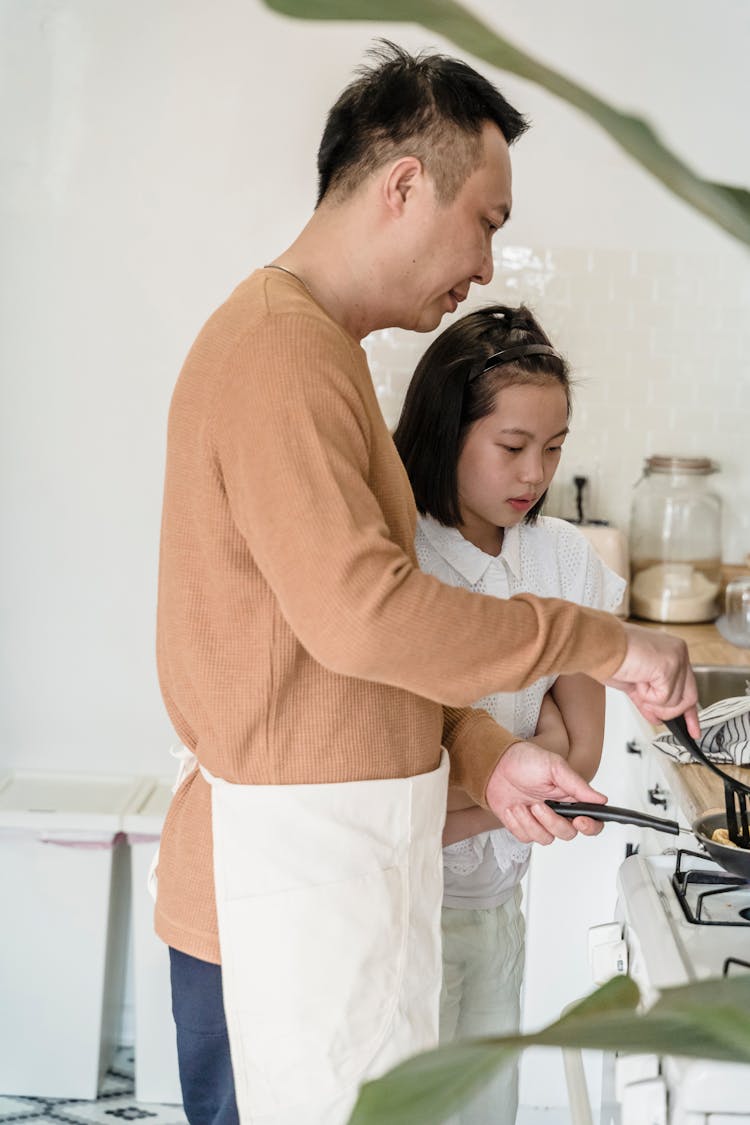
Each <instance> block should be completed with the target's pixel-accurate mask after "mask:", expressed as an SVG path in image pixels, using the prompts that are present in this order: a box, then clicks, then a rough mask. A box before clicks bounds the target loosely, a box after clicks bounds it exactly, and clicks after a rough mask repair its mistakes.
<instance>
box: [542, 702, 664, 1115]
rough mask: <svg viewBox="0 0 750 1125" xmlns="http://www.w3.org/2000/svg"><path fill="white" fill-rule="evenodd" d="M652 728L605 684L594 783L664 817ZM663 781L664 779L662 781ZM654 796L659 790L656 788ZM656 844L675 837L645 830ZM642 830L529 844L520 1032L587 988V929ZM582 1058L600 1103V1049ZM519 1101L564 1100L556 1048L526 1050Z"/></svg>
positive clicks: (612, 891) (625, 828)
mask: <svg viewBox="0 0 750 1125" xmlns="http://www.w3.org/2000/svg"><path fill="white" fill-rule="evenodd" d="M652 738H653V729H652V727H651V726H650V724H649V723H647V722H646V720H645V719H643V717H642V716H641V715H640V714H639V713H638V712H637V711H636V709H635V707H634V706H633V704H632V703H631V702H630V700H629V699H628V698H627V697H626V696H624V695H623V694H622V693H621V692H618V691H614V690H612V689H609V688H608V689H607V718H606V725H605V735H604V752H603V754H602V764H601V767H600V769H599V772H598V774H597V776H596V778H595V779H594V782H593V784H594V787H595V788H597V789H600V790H601V791H602V792H603V793H605V794H606V795H607V797H608V798H609V801H610V803H611V804H613V805H621V806H627V807H632V808H637V809H640V810H642V811H648V812H655V813H656V814H657V815H662V814H663V813H664V809H663V808H661V806H657V805H653V804H651V803H650V799H649V796H648V784H649V782H648V778H649V777H650V776H651V773H650V771H654V773H653V781H652V785H653V787H655V786H656V785H658V784H659V783H660V782H659V776H658V770H657V769H656V767H655V766H654V765H653V764H652V755H651V754H649V750H648V747H649V743H650V741H651V739H652ZM661 784H662V786H663V779H662V780H661ZM656 797H657V799H660V793H659V792H658V791H657V793H656ZM649 835H650V836H653V837H655V838H656V840H657V842H658V850H659V851H661V850H663V848H664V847H669V846H670V845H671V844H672V842H673V838H672V837H670V836H665V835H663V834H657V833H650V834H649ZM643 837H644V833H643V830H642V829H639V828H635V827H632V826H630V825H620V824H607V825H606V826H605V828H604V831H603V832H602V833H601V834H600V835H599V836H596V837H593V838H588V837H583V836H578V837H577V838H576V839H575V840H573V841H572V842H571V843H563V842H557V843H555V844H552V845H550V846H549V847H547V848H543V847H539V846H535V847H534V850H533V854H532V860H531V866H530V868H529V873H528V876H527V878H526V886H525V912H526V925H527V942H526V977H525V986H524V997H523V1006H522V1020H523V1027H524V1029H525V1030H529V1031H530V1030H532V1029H535V1028H538V1027H541V1026H543V1025H544V1024H547V1023H550V1022H551V1021H552V1020H555V1019H557V1018H558V1016H559V1015H560V1013H561V1012H562V1010H563V1008H565V1007H566V1006H567V1005H569V1004H570V1003H572V1002H574V1001H575V1000H577V999H579V998H580V997H582V996H585V995H586V994H587V993H589V992H591V991H592V989H593V987H594V986H593V983H592V977H591V971H590V967H589V960H588V932H589V929H590V927H592V926H596V925H600V924H601V923H604V922H611V921H612V919H613V918H614V916H615V899H616V886H615V878H616V875H617V870H618V868H619V866H620V864H621V863H622V862H623V860H624V859H625V858H626V856H627V855H628V854H629V853H630V851H632V850H634V849H635V848H636V847H638V846H639V845H640V844H641V842H642V839H643ZM584 1063H585V1066H586V1076H587V1081H588V1085H589V1090H590V1095H591V1102H592V1105H597V1104H599V1089H600V1076H601V1055H599V1054H598V1053H597V1052H585V1054H584ZM520 1101H521V1104H522V1105H527V1106H564V1105H566V1104H567V1093H566V1086H565V1076H564V1070H563V1064H562V1056H561V1052H560V1051H556V1050H551V1049H544V1050H541V1049H540V1050H533V1051H527V1052H526V1053H525V1055H524V1057H523V1062H522V1069H521V1092H520Z"/></svg>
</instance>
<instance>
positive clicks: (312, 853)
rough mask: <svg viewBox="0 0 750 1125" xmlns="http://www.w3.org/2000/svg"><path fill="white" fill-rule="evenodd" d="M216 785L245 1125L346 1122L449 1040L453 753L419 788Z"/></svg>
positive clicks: (234, 1047) (226, 979)
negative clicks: (442, 1002) (444, 959)
mask: <svg viewBox="0 0 750 1125" xmlns="http://www.w3.org/2000/svg"><path fill="white" fill-rule="evenodd" d="M201 773H202V774H203V776H204V778H205V779H206V781H208V782H209V784H210V785H211V792H212V805H211V808H212V821H213V846H214V880H215V888H216V904H217V913H218V922H219V944H220V948H221V963H222V982H223V989H224V1008H225V1011H226V1018H227V1027H228V1030H229V1042H230V1048H231V1054H232V1068H233V1071H234V1081H235V1091H236V1096H237V1106H238V1109H239V1115H240V1121H241V1122H242V1125H339V1123H340V1125H344V1123H345V1122H346V1121H348V1119H349V1115H350V1113H351V1110H352V1107H353V1105H354V1102H355V1101H356V1097H357V1092H358V1089H359V1086H360V1085H361V1083H362V1082H363V1081H365V1080H366V1079H368V1078H373V1077H375V1076H377V1075H379V1074H382V1073H383V1072H384V1071H386V1070H389V1069H390V1068H391V1067H392V1066H395V1065H396V1063H398V1062H400V1061H401V1060H402V1059H404V1058H405V1057H406V1056H408V1055H411V1054H414V1053H416V1052H418V1051H422V1050H426V1049H428V1048H430V1047H433V1046H435V1045H436V1044H437V1041H438V1001H439V995H440V984H441V977H442V963H441V950H440V908H441V901H442V852H441V836H442V828H443V823H444V820H445V807H446V794H447V784H448V756H447V754H446V753H445V751H443V756H442V760H441V764H440V766H439V768H438V769H436V770H434V771H433V772H431V773H428V774H421V775H420V776H418V777H411V778H404V779H395V780H385V781H357V782H341V783H338V784H328V785H232V784H230V783H229V782H226V781H223V780H221V779H220V778H215V777H212V776H211V775H210V774H209V773H208V772H207V771H206V770H204V769H203V768H201Z"/></svg>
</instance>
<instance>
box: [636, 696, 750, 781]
mask: <svg viewBox="0 0 750 1125" xmlns="http://www.w3.org/2000/svg"><path fill="white" fill-rule="evenodd" d="M698 718H699V719H700V724H701V731H702V732H703V733H702V734H701V737H700V738H699V739H698V745H699V746H700V748H701V750H702V751H703V753H704V754H705V755H706V757H707V758H710V759H711V760H712V761H714V762H716V763H717V765H718V764H721V763H724V764H726V765H731V764H734V765H735V766H750V695H739V696H737V697H736V698H734V699H720V700H719V702H718V703H712V704H711V706H710V707H704V708H703V710H702V711H699V712H698ZM654 746H656V747H657V748H658V749H659V750H662V751H663V752H664V753H665V754H668V755H669V757H670V758H675V759H676V760H677V761H678V762H694V761H695V759H694V758H693V757H692V755H691V754H689V753H688V751H687V750H685V749H683V747H682V746H680V744H679V743H678V741H677V739H676V738H675V737H674V735H671V734H668V733H667V732H666V731H665V733H664V734H660V735H659V736H658V737H657V738H655V739H654Z"/></svg>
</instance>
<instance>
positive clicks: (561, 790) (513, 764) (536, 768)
mask: <svg viewBox="0 0 750 1125" xmlns="http://www.w3.org/2000/svg"><path fill="white" fill-rule="evenodd" d="M486 795H487V804H488V805H489V807H490V809H491V810H492V812H493V813H494V814H495V816H497V817H498V818H499V819H500V820H501V821H502V822H503V824H504V825H505V827H506V828H507V829H508V830H509V831H510V832H512V833H513V835H514V836H516V837H517V838H518V839H519V840H521V841H523V842H524V843H527V844H530V843H537V844H551V843H552V841H553V840H554V839H555V838H556V837H557V839H560V840H572V839H573V837H574V836H575V835H576V834H577V833H578V832H582V833H583V835H584V836H596V835H597V833H599V832H601V830H602V828H603V827H604V825H603V824H602V823H601V821H598V820H592V819H591V818H590V817H587V816H577V817H575V818H574V819H573V820H566V818H565V817H562V816H558V815H557V813H556V812H553V811H552V809H551V808H549V806H548V805H545V803H544V802H545V801H546V800H547V799H548V798H550V799H553V800H556V801H564V800H565V799H566V798H568V799H572V800H574V801H592V802H594V803H596V804H600V805H601V804H605V803H606V801H607V798H606V797H605V796H604V795H603V794H602V793H598V792H597V790H596V789H592V788H591V786H590V785H587V783H586V782H585V781H584V780H583V778H582V777H579V775H578V774H577V773H576V772H575V770H573V769H571V768H570V766H569V765H568V763H567V762H566V761H565V759H564V758H561V757H560V756H559V754H552V753H550V752H549V751H548V750H542V748H541V746H535V745H534V743H533V742H514V743H513V745H512V746H509V747H508V749H507V750H506V751H505V753H504V754H503V756H502V758H501V759H500V761H499V762H498V763H497V765H496V766H495V769H494V770H493V771H492V776H491V777H490V780H489V783H488V785H487V794H486Z"/></svg>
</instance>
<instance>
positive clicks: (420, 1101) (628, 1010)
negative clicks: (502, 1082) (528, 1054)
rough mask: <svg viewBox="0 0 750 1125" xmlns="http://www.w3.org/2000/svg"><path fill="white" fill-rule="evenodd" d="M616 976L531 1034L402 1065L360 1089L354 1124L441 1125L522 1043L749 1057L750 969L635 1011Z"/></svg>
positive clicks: (460, 1046) (633, 992)
mask: <svg viewBox="0 0 750 1125" xmlns="http://www.w3.org/2000/svg"><path fill="white" fill-rule="evenodd" d="M637 1002H638V990H637V988H636V986H635V984H634V983H633V981H632V980H630V978H629V977H615V978H614V979H613V980H611V981H609V982H608V983H607V984H605V985H603V986H602V987H601V988H600V989H598V990H597V991H596V992H594V993H592V995H591V996H588V997H586V998H585V999H584V1000H582V1001H581V1002H580V1003H579V1004H577V1005H576V1006H575V1007H574V1008H572V1009H570V1011H568V1012H567V1013H566V1015H565V1016H563V1017H562V1019H559V1020H558V1021H557V1022H556V1023H553V1024H551V1025H550V1026H549V1027H547V1028H544V1029H543V1030H542V1031H539V1032H536V1033H535V1034H533V1035H509V1036H504V1037H501V1038H492V1039H482V1040H471V1041H466V1042H460V1043H452V1044H449V1045H448V1046H446V1047H441V1048H438V1049H437V1050H434V1051H427V1052H425V1053H424V1054H421V1055H416V1056H415V1057H414V1058H412V1059H408V1060H407V1061H406V1062H404V1063H401V1065H400V1066H397V1067H395V1068H394V1069H393V1070H391V1071H390V1072H389V1073H388V1074H386V1075H384V1076H383V1077H382V1078H379V1079H377V1080H376V1081H374V1082H368V1083H366V1084H365V1085H364V1086H363V1087H362V1090H361V1091H360V1096H359V1099H358V1101H357V1104H356V1106H355V1107H354V1111H353V1113H352V1116H351V1118H350V1125H383V1123H384V1122H387V1123H388V1125H439V1122H441V1121H446V1120H447V1119H448V1118H449V1117H450V1116H451V1114H453V1113H455V1112H456V1110H458V1109H460V1108H461V1106H462V1105H464V1104H465V1103H466V1102H467V1101H468V1100H469V1099H470V1098H471V1097H472V1096H473V1095H474V1094H475V1093H477V1091H478V1090H480V1089H481V1088H482V1087H483V1086H485V1085H486V1084H487V1083H488V1082H489V1081H490V1080H491V1079H492V1078H493V1076H494V1074H495V1073H496V1071H497V1070H498V1069H499V1068H500V1066H502V1064H503V1063H505V1062H506V1061H507V1060H508V1059H509V1058H512V1057H513V1056H514V1055H516V1054H517V1053H518V1052H519V1051H521V1050H523V1049H524V1048H525V1047H531V1046H548V1047H549V1046H555V1047H579V1048H591V1049H594V1050H604V1051H607V1050H610V1051H614V1050H618V1051H623V1052H626V1053H627V1052H631V1053H632V1052H635V1053H644V1054H657V1055H665V1054H668V1055H689V1056H691V1057H693V1058H709V1059H718V1060H720V1061H723V1062H744V1063H750V974H747V975H745V976H741V977H735V978H732V979H731V980H730V979H728V978H722V979H719V980H707V981H701V982H699V983H697V984H690V985H685V986H682V987H680V988H671V989H666V990H665V991H664V992H663V993H662V994H661V996H660V998H659V1000H658V1001H657V1003H656V1004H654V1006H653V1007H652V1008H650V1009H649V1010H648V1011H647V1012H645V1013H643V1014H638V1012H637V1011H636V1004H637Z"/></svg>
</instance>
